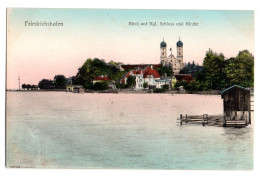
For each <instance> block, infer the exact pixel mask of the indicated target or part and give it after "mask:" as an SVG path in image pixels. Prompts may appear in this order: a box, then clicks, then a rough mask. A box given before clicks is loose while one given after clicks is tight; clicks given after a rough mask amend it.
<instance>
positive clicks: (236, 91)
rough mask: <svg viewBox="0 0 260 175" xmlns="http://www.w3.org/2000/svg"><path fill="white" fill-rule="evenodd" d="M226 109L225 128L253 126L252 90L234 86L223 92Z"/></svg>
mask: <svg viewBox="0 0 260 175" xmlns="http://www.w3.org/2000/svg"><path fill="white" fill-rule="evenodd" d="M221 98H222V99H223V105H224V106H223V107H224V126H235V127H238V126H241V127H242V126H247V125H248V124H251V113H250V90H248V89H246V88H244V87H242V86H238V85H234V86H231V87H229V88H227V89H225V90H224V91H222V92H221Z"/></svg>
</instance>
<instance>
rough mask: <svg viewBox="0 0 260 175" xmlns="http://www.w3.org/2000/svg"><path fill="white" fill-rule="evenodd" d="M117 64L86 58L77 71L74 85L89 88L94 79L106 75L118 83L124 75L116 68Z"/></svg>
mask: <svg viewBox="0 0 260 175" xmlns="http://www.w3.org/2000/svg"><path fill="white" fill-rule="evenodd" d="M118 64H119V63H116V62H113V61H110V62H109V63H106V62H105V61H104V60H100V59H98V58H94V59H91V58H88V59H87V60H86V61H85V63H84V64H83V65H82V66H81V67H80V68H79V69H78V73H77V75H76V77H75V83H76V84H79V85H83V86H86V87H91V86H92V84H93V80H94V78H95V77H98V76H101V75H107V76H108V77H110V78H111V79H112V80H114V81H119V80H120V78H121V77H122V76H123V75H124V74H125V72H124V71H120V69H119V68H118V67H117V65H118Z"/></svg>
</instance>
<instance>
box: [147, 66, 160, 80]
mask: <svg viewBox="0 0 260 175" xmlns="http://www.w3.org/2000/svg"><path fill="white" fill-rule="evenodd" d="M143 74H144V78H147V77H148V75H153V77H154V78H160V74H159V73H158V72H157V70H155V69H152V68H151V67H150V66H149V67H147V68H146V69H145V70H144V73H143Z"/></svg>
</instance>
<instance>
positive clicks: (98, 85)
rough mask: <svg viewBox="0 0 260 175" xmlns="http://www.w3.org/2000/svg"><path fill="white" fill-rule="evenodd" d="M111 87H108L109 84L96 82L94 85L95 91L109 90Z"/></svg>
mask: <svg viewBox="0 0 260 175" xmlns="http://www.w3.org/2000/svg"><path fill="white" fill-rule="evenodd" d="M108 88H109V86H108V82H105V81H103V82H96V83H95V84H94V85H93V89H94V90H106V89H108Z"/></svg>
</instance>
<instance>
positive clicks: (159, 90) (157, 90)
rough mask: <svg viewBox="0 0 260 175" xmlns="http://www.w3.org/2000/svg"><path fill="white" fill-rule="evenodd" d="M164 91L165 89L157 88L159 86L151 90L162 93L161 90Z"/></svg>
mask: <svg viewBox="0 0 260 175" xmlns="http://www.w3.org/2000/svg"><path fill="white" fill-rule="evenodd" d="M165 91H166V90H165V89H159V88H155V89H154V90H153V92H154V93H163V92H165Z"/></svg>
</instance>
